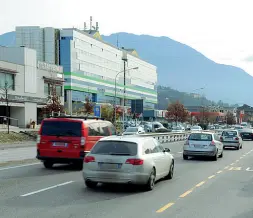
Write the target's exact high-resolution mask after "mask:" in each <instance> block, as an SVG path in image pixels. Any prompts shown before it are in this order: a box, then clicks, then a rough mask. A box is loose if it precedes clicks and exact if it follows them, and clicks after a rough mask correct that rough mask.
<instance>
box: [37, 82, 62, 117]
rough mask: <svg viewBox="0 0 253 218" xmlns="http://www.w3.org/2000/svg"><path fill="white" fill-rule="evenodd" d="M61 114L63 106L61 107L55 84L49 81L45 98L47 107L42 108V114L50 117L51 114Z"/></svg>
mask: <svg viewBox="0 0 253 218" xmlns="http://www.w3.org/2000/svg"><path fill="white" fill-rule="evenodd" d="M59 112H60V113H62V112H63V105H61V99H60V96H58V95H57V92H56V83H55V82H54V81H51V82H50V83H49V95H48V96H47V105H46V106H45V107H44V108H42V113H43V114H44V115H47V116H51V115H52V114H53V113H59Z"/></svg>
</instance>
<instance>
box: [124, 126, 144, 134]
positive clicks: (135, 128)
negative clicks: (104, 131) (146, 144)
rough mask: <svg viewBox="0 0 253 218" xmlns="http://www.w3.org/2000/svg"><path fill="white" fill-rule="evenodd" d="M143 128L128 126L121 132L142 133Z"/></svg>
mask: <svg viewBox="0 0 253 218" xmlns="http://www.w3.org/2000/svg"><path fill="white" fill-rule="evenodd" d="M144 133H145V130H144V128H143V127H141V126H139V127H128V128H127V129H126V131H125V132H123V135H139V134H144Z"/></svg>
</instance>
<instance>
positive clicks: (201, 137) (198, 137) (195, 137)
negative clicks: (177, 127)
mask: <svg viewBox="0 0 253 218" xmlns="http://www.w3.org/2000/svg"><path fill="white" fill-rule="evenodd" d="M188 140H192V141H212V135H211V134H205V133H194V134H191V135H190V136H189V138H188Z"/></svg>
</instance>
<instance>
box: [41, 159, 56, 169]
mask: <svg viewBox="0 0 253 218" xmlns="http://www.w3.org/2000/svg"><path fill="white" fill-rule="evenodd" d="M43 165H44V167H45V168H46V169H51V168H52V167H53V165H54V163H53V162H50V161H44V162H43Z"/></svg>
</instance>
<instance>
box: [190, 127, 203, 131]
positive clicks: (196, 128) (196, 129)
mask: <svg viewBox="0 0 253 218" xmlns="http://www.w3.org/2000/svg"><path fill="white" fill-rule="evenodd" d="M201 131H202V128H201V127H200V126H192V127H191V132H201Z"/></svg>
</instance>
